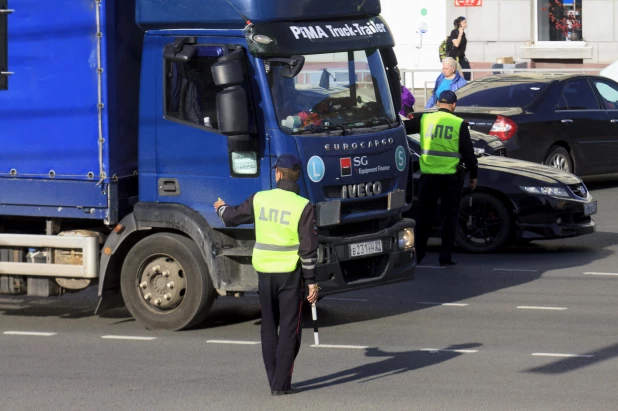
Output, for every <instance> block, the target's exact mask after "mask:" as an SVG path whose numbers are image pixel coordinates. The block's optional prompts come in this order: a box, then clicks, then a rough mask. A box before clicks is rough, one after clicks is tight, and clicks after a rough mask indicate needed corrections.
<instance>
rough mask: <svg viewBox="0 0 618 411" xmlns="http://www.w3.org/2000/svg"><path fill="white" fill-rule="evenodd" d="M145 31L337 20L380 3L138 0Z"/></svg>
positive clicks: (376, 9) (370, 12)
mask: <svg viewBox="0 0 618 411" xmlns="http://www.w3.org/2000/svg"><path fill="white" fill-rule="evenodd" d="M136 7H137V22H138V24H139V25H140V26H142V27H144V28H166V27H169V28H211V27H226V28H242V27H244V26H245V21H244V20H243V19H242V18H241V17H240V15H241V14H242V15H243V16H244V17H245V18H247V19H248V20H250V21H251V22H252V23H267V22H275V21H300V20H306V21H310V20H319V19H337V18H350V17H360V16H377V15H378V14H380V11H381V8H380V1H379V0H346V1H341V0H339V1H333V0H172V1H162V0H136Z"/></svg>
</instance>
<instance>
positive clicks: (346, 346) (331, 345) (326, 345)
mask: <svg viewBox="0 0 618 411" xmlns="http://www.w3.org/2000/svg"><path fill="white" fill-rule="evenodd" d="M310 347H313V348H348V349H352V350H364V349H365V348H369V346H366V345H336V344H320V345H315V344H312V345H310Z"/></svg>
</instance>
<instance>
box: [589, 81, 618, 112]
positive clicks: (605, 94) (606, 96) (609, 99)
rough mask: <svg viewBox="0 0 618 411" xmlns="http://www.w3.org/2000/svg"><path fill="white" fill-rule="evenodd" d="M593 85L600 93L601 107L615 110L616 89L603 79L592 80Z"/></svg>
mask: <svg viewBox="0 0 618 411" xmlns="http://www.w3.org/2000/svg"><path fill="white" fill-rule="evenodd" d="M592 84H594V87H596V89H597V91H598V92H599V94H600V95H601V100H603V107H604V108H605V109H606V110H617V109H618V89H616V87H615V86H613V85H611V84H607V83H605V82H603V81H595V80H593V81H592Z"/></svg>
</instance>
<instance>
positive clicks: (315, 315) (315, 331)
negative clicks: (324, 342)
mask: <svg viewBox="0 0 618 411" xmlns="http://www.w3.org/2000/svg"><path fill="white" fill-rule="evenodd" d="M311 316H312V317H313V339H314V340H315V345H320V337H319V336H318V310H317V308H316V307H315V302H313V303H311Z"/></svg>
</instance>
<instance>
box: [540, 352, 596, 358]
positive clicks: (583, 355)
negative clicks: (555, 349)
mask: <svg viewBox="0 0 618 411" xmlns="http://www.w3.org/2000/svg"><path fill="white" fill-rule="evenodd" d="M532 355H534V356H537V357H567V358H580V357H581V358H590V357H594V355H589V354H558V353H549V352H533V353H532Z"/></svg>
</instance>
